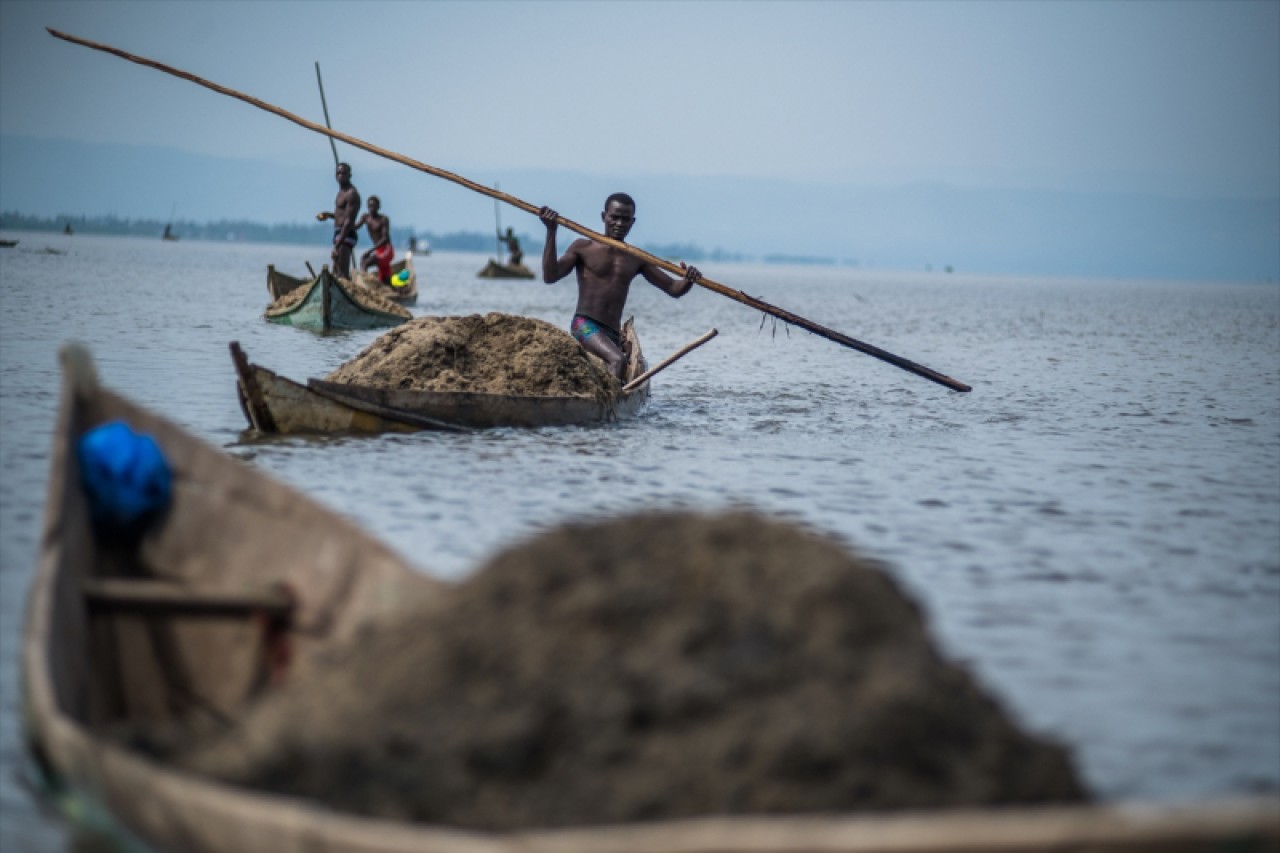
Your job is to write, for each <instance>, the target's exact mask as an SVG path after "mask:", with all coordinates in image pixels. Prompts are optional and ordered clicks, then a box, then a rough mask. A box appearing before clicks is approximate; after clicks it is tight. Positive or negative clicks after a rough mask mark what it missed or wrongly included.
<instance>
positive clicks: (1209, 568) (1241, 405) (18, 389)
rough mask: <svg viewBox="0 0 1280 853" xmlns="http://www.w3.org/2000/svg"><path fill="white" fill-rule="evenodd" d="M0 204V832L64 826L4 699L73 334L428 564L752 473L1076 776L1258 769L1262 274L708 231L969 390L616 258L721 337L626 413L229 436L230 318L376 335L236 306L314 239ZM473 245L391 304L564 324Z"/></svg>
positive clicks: (239, 450) (322, 364) (1192, 778)
mask: <svg viewBox="0 0 1280 853" xmlns="http://www.w3.org/2000/svg"><path fill="white" fill-rule="evenodd" d="M4 236H5V237H9V238H18V239H20V240H21V242H20V243H19V245H18V247H17V248H14V249H2V250H0V309H3V310H0V318H2V319H0V323H2V324H3V325H2V326H0V456H2V460H0V461H2V463H3V479H2V481H0V483H2V485H0V764H2V765H3V772H2V773H0V849H2V850H5V851H10V850H13V851H65V850H72V849H76V850H79V849H83V848H82V847H81V846H80V842H77V841H76V840H75V839H73V838H72V836H71V834H70V832H69V830H68V829H67V828H66V827H65V826H64V825H63V824H62V823H61V822H60V821H59V820H58V819H57V818H55V817H51V816H49V815H48V814H46V813H45V812H44V811H42V809H41V808H40V807H39V806H38V805H37V803H36V800H35V798H34V797H33V796H32V795H31V794H30V793H29V791H28V789H27V787H26V786H25V785H24V783H23V781H22V779H23V770H22V768H23V747H22V743H21V738H20V714H19V708H20V699H21V696H20V692H19V684H20V681H19V668H18V663H19V661H18V644H19V640H20V636H21V630H22V617H23V607H24V604H25V594H26V589H27V585H28V582H29V580H30V577H31V573H32V571H33V567H34V562H35V556H36V551H37V546H38V536H39V529H40V518H41V513H42V509H43V501H44V491H45V485H46V481H47V477H48V471H47V468H48V454H49V446H50V434H51V431H52V428H53V421H54V413H55V407H56V404H57V400H58V389H59V381H60V377H59V372H58V368H57V356H56V353H57V349H58V347H59V345H60V344H62V343H63V342H64V341H67V340H71V339H76V340H80V341H83V342H85V343H86V344H88V345H89V347H90V349H91V351H92V353H93V354H94V356H95V359H96V361H97V364H98V369H99V373H100V375H101V377H102V379H103V381H104V382H105V383H106V384H107V385H109V386H110V387H112V388H114V389H116V390H118V391H120V392H122V393H123V394H125V395H126V396H128V397H130V398H131V399H133V400H135V401H136V402H138V403H141V404H142V405H144V406H146V407H149V408H151V409H154V410H156V411H158V412H161V413H163V414H165V415H167V416H168V417H170V418H172V419H174V420H176V421H177V422H178V423H180V424H183V425H184V426H186V427H188V428H189V429H191V430H192V431H194V432H195V433H196V434H198V435H200V436H202V437H204V438H205V439H207V440H209V441H210V442H212V443H214V444H216V445H219V446H222V447H225V448H226V449H227V451H228V452H229V453H231V454H233V455H235V456H237V457H240V458H242V459H245V460H247V461H248V463H249V464H251V465H254V466H256V467H258V468H260V469H262V470H264V471H267V472H269V473H271V474H272V475H274V476H277V477H279V478H281V479H283V480H285V481H287V482H289V483H290V484H292V485H294V486H296V487H298V488H300V489H301V490H303V491H305V492H307V493H308V494H310V495H312V496H314V497H315V498H317V499H319V500H320V501H322V502H323V503H325V504H327V505H328V506H330V507H332V508H333V509H335V510H337V511H338V512H341V513H343V514H345V515H347V516H350V517H352V518H354V519H356V520H357V521H359V522H360V523H361V524H363V525H364V526H366V527H367V528H369V529H370V530H372V531H373V532H374V533H375V534H376V535H378V536H379V537H381V538H383V539H384V540H386V541H388V542H389V543H390V544H391V545H392V546H393V547H395V548H396V549H398V550H399V551H400V552H401V553H402V554H404V555H405V556H406V558H407V559H408V560H409V561H411V562H412V563H413V564H415V565H417V566H419V567H420V568H421V570H422V571H424V572H430V573H433V574H438V575H440V576H442V577H448V578H456V577H460V576H463V575H465V574H466V573H467V572H468V571H469V570H471V569H472V568H474V567H476V566H477V565H479V564H480V563H481V562H483V561H484V560H485V559H486V557H487V556H488V555H490V554H491V553H493V552H494V550H495V549H498V548H501V547H503V546H506V545H508V544H511V543H513V542H516V541H518V540H520V539H521V538H522V537H526V536H528V535H529V534H531V533H533V532H535V531H537V530H540V529H543V528H545V527H547V526H549V525H554V524H556V523H558V522H561V521H564V520H566V519H569V518H575V517H581V516H588V515H601V514H614V513H620V512H624V511H629V510H636V509H640V508H657V507H664V508H670V507H678V508H684V509H688V510H704V509H715V508H721V507H726V506H731V505H748V506H752V507H755V508H758V509H760V510H762V511H764V512H767V513H770V514H772V515H776V516H779V517H783V518H787V519H791V520H793V521H796V522H799V523H803V524H806V525H809V526H812V527H814V528H817V529H819V530H823V531H827V532H830V533H832V534H835V535H837V536H838V537H840V538H841V539H843V540H844V541H846V542H847V543H849V544H850V546H851V547H856V548H858V549H860V550H862V551H864V552H865V553H868V554H870V555H873V556H876V557H879V558H882V559H884V560H886V561H887V562H888V563H889V564H890V565H891V566H892V568H893V571H894V572H895V573H896V575H897V576H898V577H899V578H900V579H901V580H902V581H903V582H904V584H905V585H906V586H907V587H908V588H909V589H910V590H911V591H912V592H913V593H914V594H915V595H916V597H917V598H918V599H919V600H920V602H921V603H922V604H923V606H924V607H925V609H926V610H927V612H928V614H929V616H930V619H931V623H932V626H933V631H934V633H935V635H936V636H937V638H938V640H939V641H940V643H941V644H942V646H943V647H944V649H945V650H946V652H947V653H948V654H949V655H950V656H951V657H952V658H954V659H957V660H960V661H964V662H966V663H967V664H968V665H970V666H971V667H973V668H974V669H975V670H976V672H977V673H978V674H979V676H980V678H981V679H982V680H983V681H984V682H985V683H986V684H987V685H988V686H989V687H990V688H991V689H992V690H993V691H994V692H995V693H996V694H997V695H998V696H999V697H1000V698H1001V700H1002V701H1003V702H1004V703H1005V704H1006V705H1007V706H1008V707H1009V708H1011V709H1012V710H1013V712H1014V713H1016V714H1017V716H1018V717H1019V718H1021V720H1022V721H1023V722H1024V723H1025V724H1026V725H1027V726H1029V727H1031V728H1033V729H1035V730H1037V731H1039V732H1042V733H1044V734H1047V735H1049V736H1052V737H1054V738H1057V739H1059V740H1061V741H1064V742H1065V743H1067V744H1069V745H1070V746H1071V747H1072V748H1073V750H1074V752H1075V755H1076V757H1077V760H1078V763H1079V765H1080V767H1081V769H1082V770H1083V773H1084V775H1085V777H1086V778H1087V781H1088V782H1089V784H1090V785H1091V786H1092V787H1093V788H1094V790H1095V791H1096V792H1097V793H1098V794H1099V795H1100V796H1102V797H1104V798H1107V799H1111V800H1157V801H1187V800H1197V799H1204V798H1211V797H1220V796H1230V795H1241V794H1256V793H1261V792H1265V793H1276V792H1280V287H1277V286H1275V285H1263V284H1257V285H1240V284H1208V283H1175V282H1148V281H1096V280H1093V281H1074V280H1060V279H1059V280H1046V279H1023V278H991V277H977V276H968V275H963V274H944V273H940V272H933V273H929V272H919V273H878V272H872V271H863V270H857V269H848V268H822V267H819V268H806V267H777V266H757V265H718V264H707V265H706V266H705V268H704V271H705V272H706V273H707V275H709V276H710V277H712V278H714V279H716V280H717V281H720V282H723V283H725V284H728V285H730V286H731V287H734V288H737V289H741V290H743V291H745V292H746V293H749V294H751V295H753V296H757V297H759V298H762V299H764V300H766V301H768V302H771V303H773V304H774V305H777V306H779V307H782V308H785V309H787V310H789V311H791V312H793V313H795V314H798V315H800V316H803V317H808V318H810V319H813V320H815V321H817V322H820V323H822V324H824V325H826V326H829V327H831V328H834V329H837V330H839V331H842V332H844V333H846V334H848V335H850V336H852V337H855V338H858V339H859V340H863V341H866V342H867V343H871V344H874V345H876V346H879V347H881V348H883V349H886V350H889V351H890V352H893V353H896V354H898V355H901V356H904V357H906V358H909V359H912V360H914V361H917V362H919V363H922V364H924V365H927V366H929V367H931V368H933V369H935V370H938V371H940V372H942V373H945V374H948V375H950V376H953V377H955V378H956V379H959V380H961V381H963V382H967V383H969V384H971V385H972V386H973V391H972V393H970V394H957V393H954V392H951V391H948V390H946V389H945V388H942V387H941V386H938V385H935V384H933V383H931V382H928V381H926V380H924V379H921V378H918V377H915V376H913V375H911V374H908V373H905V372H903V371H901V370H898V369H897V368H894V367H891V366H890V365H887V364H884V363H882V362H880V361H877V360H875V359H872V358H869V357H867V356H865V355H862V354H859V353H857V352H854V351H852V350H848V349H844V348H842V347H840V346H837V345H835V344H833V343H831V342H829V341H826V340H824V339H822V338H819V337H817V336H814V335H810V334H807V333H805V332H802V331H800V330H797V329H791V330H790V331H789V332H788V330H787V329H786V328H785V327H783V326H782V325H780V324H779V325H776V326H775V324H774V323H773V322H772V321H771V320H766V321H765V322H764V323H763V325H762V323H761V316H760V315H759V314H758V313H756V312H754V311H752V310H750V309H748V308H746V307H745V306H742V305H739V304H737V303H735V302H732V301H730V300H728V299H726V298H724V297H722V296H719V295H717V294H714V293H711V292H709V291H706V290H702V289H695V290H694V292H693V293H691V294H690V295H689V296H687V297H685V298H684V299H682V300H678V301H677V300H672V299H670V298H668V297H667V296H665V295H664V294H662V293H660V292H659V291H657V290H656V289H654V288H652V287H649V286H648V285H647V284H644V283H643V282H642V281H641V282H639V283H637V284H636V285H635V288H634V290H633V296H632V299H631V303H630V306H629V307H630V311H631V313H634V314H635V316H636V318H637V328H638V330H639V332H640V336H641V340H642V341H643V343H644V346H645V352H646V354H647V355H648V356H649V360H650V362H651V363H653V362H656V361H657V360H659V359H660V358H662V357H664V356H665V355H666V354H668V353H670V352H672V351H674V350H676V349H678V348H679V347H680V346H682V345H683V344H684V343H686V342H688V341H690V340H692V339H694V338H696V337H697V336H698V335H700V334H701V333H702V332H704V331H706V330H707V329H709V328H712V327H715V328H718V329H719V331H720V335H719V337H717V338H716V339H715V340H713V341H712V342H711V343H709V344H707V345H706V346H704V347H703V348H702V349H699V350H697V351H696V352H695V353H693V354H692V355H690V356H688V357H687V358H685V359H684V360H683V361H681V362H679V363H678V364H676V365H675V366H673V367H671V368H669V369H668V370H667V371H665V372H664V373H662V374H661V375H659V376H658V377H657V378H656V379H655V380H654V383H653V386H654V389H653V390H654V394H653V399H652V402H651V404H650V406H649V407H648V409H647V410H646V411H645V412H644V414H642V415H641V416H640V417H639V418H638V419H636V420H633V421H630V422H627V423H623V424H616V425H610V426H605V427H594V428H573V429H548V430H537V431H515V430H496V431H490V432H480V433H475V434H438V433H421V434H415V435H407V436H404V435H401V436H383V437H373V438H338V439H330V440H315V439H300V438H291V439H283V440H272V441H260V442H245V441H244V440H243V438H242V435H241V431H242V429H243V428H244V427H245V423H244V420H243V416H242V414H241V412H240V408H239V406H238V404H237V402H236V394H235V382H234V378H233V373H232V368H231V361H230V357H229V355H228V352H227V343H228V342H229V341H232V340H238V341H240V343H241V344H242V346H243V347H244V349H245V351H246V352H247V353H248V355H249V357H250V359H252V360H254V361H257V362H259V363H261V364H264V365H266V366H268V367H271V368H274V369H276V370H278V371H280V372H281V373H283V374H285V375H287V376H290V377H292V378H295V379H305V378H307V377H312V376H323V375H324V374H326V373H328V372H329V371H331V370H332V369H334V368H335V367H337V366H338V365H340V364H341V363H343V362H344V361H346V360H348V359H350V358H351V357H353V356H354V355H355V354H356V353H357V352H359V351H360V350H361V349H362V348H363V347H364V346H365V345H366V344H368V343H369V342H371V341H372V340H373V339H374V338H375V337H377V335H378V334H379V333H378V332H357V333H349V334H343V335H337V336H331V337H320V336H317V335H313V334H311V333H308V332H304V331H299V330H296V329H291V328H285V327H280V326H274V325H271V324H268V323H266V322H265V321H263V319H262V311H263V309H264V308H265V307H266V304H267V302H268V296H267V291H266V284H265V269H266V265H267V264H268V263H274V264H275V265H276V266H277V268H279V269H281V270H282V271H285V272H290V273H294V274H300V273H302V272H303V270H304V269H305V262H307V261H310V263H311V264H312V265H313V266H314V267H315V268H316V269H319V268H320V266H321V264H322V263H324V262H325V261H326V259H327V252H326V251H325V248H324V247H316V248H314V249H309V248H306V247H297V246H269V245H243V244H237V243H227V244H214V243H195V242H192V243H188V242H180V243H166V242H162V241H161V240H159V239H151V240H140V239H132V238H106V237H93V236H80V235H77V236H74V237H64V236H62V235H52V234H31V233H12V234H5V235H4ZM561 242H562V246H561V248H562V249H563V247H564V244H565V243H566V242H567V241H566V239H565V238H564V236H563V235H562V240H561ZM46 248H50V249H54V250H57V251H58V252H59V253H58V254H54V253H49V252H45V251H43V250H44V249H46ZM531 255H532V256H533V259H535V260H536V256H537V250H536V247H534V250H533V251H532V252H531ZM485 260H486V259H485V257H484V256H482V255H477V254H465V253H446V252H438V253H435V254H432V255H430V256H429V257H425V258H420V259H418V263H417V267H418V271H419V275H420V277H421V282H420V286H421V299H420V303H419V305H418V306H417V307H416V308H415V309H413V310H414V313H415V314H425V313H432V314H470V313H475V312H488V311H502V312H506V313H512V314H524V315H529V316H534V317H539V318H542V319H544V320H548V321H551V322H554V323H557V324H559V325H561V326H564V325H566V324H567V321H568V318H569V316H570V315H571V313H572V310H573V305H574V297H575V290H574V285H573V284H572V282H571V281H565V282H561V283H560V284H558V285H556V286H554V287H547V286H545V285H543V284H542V283H541V282H527V281H526V282H492V281H481V280H477V279H476V278H475V277H474V274H475V272H476V271H477V270H478V269H479V268H480V267H481V266H483V264H484V262H485ZM798 568H799V567H798Z"/></svg>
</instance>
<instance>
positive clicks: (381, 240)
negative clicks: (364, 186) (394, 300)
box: [356, 195, 396, 284]
mask: <svg viewBox="0 0 1280 853" xmlns="http://www.w3.org/2000/svg"><path fill="white" fill-rule="evenodd" d="M381 210H382V200H381V199H380V198H378V197H377V196H376V195H371V196H369V211H368V212H367V213H365V214H364V215H362V216H361V217H360V219H359V221H357V222H356V230H357V231H358V230H360V229H361V228H364V229H366V230H367V231H368V232H369V239H370V240H372V241H373V248H372V249H370V250H369V251H367V252H365V253H364V254H363V255H361V256H360V270H361V271H362V272H364V271H367V270H368V269H369V267H371V266H374V265H375V264H376V265H377V267H378V280H379V281H381V282H382V283H383V284H390V283H391V261H392V260H394V259H395V256H396V250H395V247H394V246H392V245H391V220H390V219H389V218H387V217H386V216H383V215H382V213H381Z"/></svg>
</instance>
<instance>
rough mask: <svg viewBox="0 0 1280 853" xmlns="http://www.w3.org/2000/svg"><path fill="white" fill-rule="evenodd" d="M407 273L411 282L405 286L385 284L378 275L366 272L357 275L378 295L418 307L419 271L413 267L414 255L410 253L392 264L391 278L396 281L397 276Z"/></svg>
mask: <svg viewBox="0 0 1280 853" xmlns="http://www.w3.org/2000/svg"><path fill="white" fill-rule="evenodd" d="M405 271H407V272H408V273H409V280H408V282H406V283H405V284H403V285H396V284H383V283H382V281H381V279H379V278H378V277H377V276H376V275H371V274H369V273H366V272H357V273H355V275H356V277H357V278H358V279H359V281H360V283H361V284H363V285H364V286H365V287H368V288H370V289H372V290H373V291H375V292H376V293H379V294H381V295H382V296H385V297H386V298H388V299H390V300H392V301H393V302H396V303H398V304H400V305H416V304H418V271H417V270H416V269H415V268H414V266H413V253H412V252H409V253H408V254H406V255H405V256H404V257H403V258H401V259H400V260H398V261H392V263H391V277H392V279H395V277H396V276H397V275H399V274H400V273H402V272H405Z"/></svg>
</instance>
